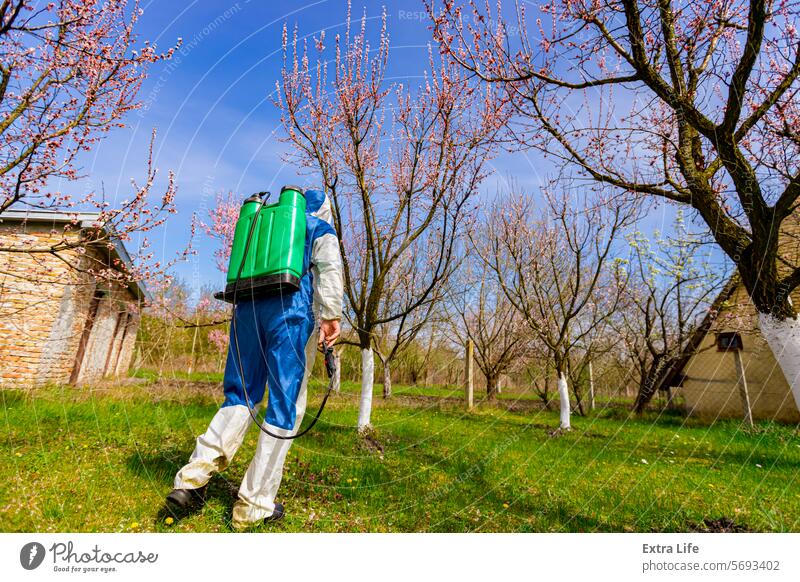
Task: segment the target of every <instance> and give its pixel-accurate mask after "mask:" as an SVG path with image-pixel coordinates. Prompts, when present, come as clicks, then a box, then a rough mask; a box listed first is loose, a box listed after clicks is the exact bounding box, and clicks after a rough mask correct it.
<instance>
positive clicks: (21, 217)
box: [0, 208, 152, 301]
mask: <svg viewBox="0 0 800 582" xmlns="http://www.w3.org/2000/svg"><path fill="white" fill-rule="evenodd" d="M5 221H9V222H38V223H53V224H67V223H71V222H77V223H78V226H79V227H80V228H92V227H98V226H100V227H102V228H103V230H106V231H110V230H111V229H107V228H106V227H105V225H103V224H102V222H101V221H100V213H99V212H77V211H76V212H62V211H56V210H45V209H38V208H30V209H26V210H6V211H5V212H3V213H0V222H5ZM109 234H113V233H112V232H109ZM111 240H112V242H113V243H114V252H115V253H116V254H117V256H118V257H119V259H120V260H121V261H122V264H123V265H125V268H126V269H128V270H129V271H130V270H132V267H133V260H132V259H131V256H130V254H129V253H128V249H126V248H125V244H124V243H123V242H122V241H121V240H120V239H119V238H118V237H114V236H112V237H111ZM128 288H129V289H131V291H133V293H134V294H135V295H136V296H137V298H139V299H144V300H145V301H150V300H151V299H152V296H151V295H150V292H149V291H148V289H147V286H146V285H145V284H144V281H133V282H131V283H130V284H129V286H128Z"/></svg>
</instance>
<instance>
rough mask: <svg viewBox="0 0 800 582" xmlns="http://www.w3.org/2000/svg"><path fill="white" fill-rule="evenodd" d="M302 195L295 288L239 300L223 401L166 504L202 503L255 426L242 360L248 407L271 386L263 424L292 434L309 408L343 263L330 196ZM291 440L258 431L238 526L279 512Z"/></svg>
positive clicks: (337, 312) (338, 304)
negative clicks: (302, 233)
mask: <svg viewBox="0 0 800 582" xmlns="http://www.w3.org/2000/svg"><path fill="white" fill-rule="evenodd" d="M305 198H306V218H307V226H306V241H305V253H304V257H303V273H304V275H303V277H302V278H301V280H300V289H298V290H297V291H294V292H289V293H282V294H279V295H274V296H267V297H261V298H257V299H254V300H248V301H242V302H237V305H236V308H235V313H236V315H235V317H236V335H237V336H238V338H237V337H234V330H233V325H231V337H230V343H229V349H228V358H227V362H226V365H225V376H224V380H223V383H224V391H225V401H224V402H223V403H222V406H221V407H220V409H219V410H218V411H217V413H216V415H215V416H214V418H213V419H212V420H211V424H210V425H209V427H208V430H207V431H206V432H205V433H204V434H202V435H200V436H199V437H197V444H196V446H195V449H194V452H193V453H192V456H191V458H190V459H189V462H188V463H187V464H186V465H185V466H184V467H183V468H181V470H180V471H178V473H177V475H176V476H175V483H174V489H173V490H172V491H171V492H170V493H169V495H168V496H167V504H168V506H169V507H170V508H171V509H173V511H175V512H176V513H177V512H186V511H189V510H192V509H196V508H199V507H201V506H202V505H203V503H204V502H205V492H206V491H205V490H206V486H207V483H208V481H209V480H210V479H211V476H212V474H213V473H215V472H218V471H222V470H223V469H225V468H226V467H227V466H228V465H229V464H230V462H231V460H232V459H233V455H234V454H235V453H236V450H237V449H238V448H239V446H240V445H241V444H242V441H243V440H244V436H245V433H246V432H247V429H248V428H249V427H250V425H251V424H252V423H253V419H252V417H251V416H250V411H249V410H248V408H247V401H246V400H245V395H244V390H243V388H242V382H243V380H242V374H240V369H239V361H241V367H242V372H243V375H244V383H245V388H246V389H247V394H248V396H249V397H250V405H251V406H252V407H253V408H255V409H256V410H258V406H259V403H260V402H261V400H262V399H263V397H264V388H265V384H268V385H269V397H268V405H267V412H266V415H265V421H266V428H267V429H268V430H269V431H270V432H272V433H274V434H278V435H281V436H287V435H291V434H296V432H297V430H298V429H299V428H300V422H301V421H302V419H303V414H304V412H305V409H306V398H307V386H308V378H309V375H310V374H311V369H312V368H313V365H314V356H315V354H316V350H317V346H318V344H319V345H321V344H322V341H323V340H324V341H325V342H327V344H328V345H331V344H333V342H335V341H336V339H337V338H338V337H339V333H340V321H341V317H342V261H341V255H340V253H339V241H338V239H337V237H336V231H335V230H334V228H333V226H332V214H331V205H330V200H328V197H327V196H326V195H325V193H324V192H321V191H319V190H308V191H306V192H305ZM317 321H319V325H317ZM237 339H238V348H237V345H236V344H237ZM237 349H238V354H237V353H235V351H236V350H237ZM291 444H292V441H291V440H283V439H276V438H274V437H271V436H269V435H267V434H266V433H264V432H263V431H261V434H260V436H259V440H258V446H257V447H256V453H255V456H254V457H253V460H252V461H251V462H250V466H249V467H248V468H247V473H245V476H244V479H243V481H242V484H241V487H240V488H239V498H238V500H237V501H236V504H235V505H234V508H233V526H234V527H235V528H237V529H242V528H246V527H249V526H252V525H256V524H258V523H260V522H262V521H273V520H277V519H280V518H281V517H283V505H282V504H280V503H276V502H275V495H276V494H277V492H278V487H279V486H280V483H281V477H282V473H283V463H284V460H285V459H286V453H287V452H288V451H289V447H290V446H291Z"/></svg>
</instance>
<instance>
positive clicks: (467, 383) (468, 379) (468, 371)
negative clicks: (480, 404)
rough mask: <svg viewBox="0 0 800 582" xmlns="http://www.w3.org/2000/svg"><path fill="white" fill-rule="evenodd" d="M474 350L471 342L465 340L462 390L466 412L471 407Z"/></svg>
mask: <svg viewBox="0 0 800 582" xmlns="http://www.w3.org/2000/svg"><path fill="white" fill-rule="evenodd" d="M473 350H474V346H473V343H472V340H467V350H466V362H465V364H464V390H465V397H466V401H467V410H469V409H471V408H472V406H473V404H474V403H473V390H474V386H473V384H472V371H473V369H472V367H473V364H472V352H473Z"/></svg>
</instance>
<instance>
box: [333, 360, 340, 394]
mask: <svg viewBox="0 0 800 582" xmlns="http://www.w3.org/2000/svg"><path fill="white" fill-rule="evenodd" d="M333 361H334V362H335V363H336V370H335V371H334V372H333V388H332V389H333V391H334V392H336V393H339V392H341V391H342V354H340V353H339V350H336V351H334V352H333Z"/></svg>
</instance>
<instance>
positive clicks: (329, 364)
mask: <svg viewBox="0 0 800 582" xmlns="http://www.w3.org/2000/svg"><path fill="white" fill-rule="evenodd" d="M322 352H323V353H324V354H325V372H327V374H328V378H333V374H334V372H335V371H336V360H335V359H334V357H333V348H332V347H331V346H329V345H328V342H326V341H325V340H323V341H322Z"/></svg>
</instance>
